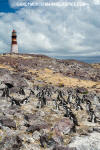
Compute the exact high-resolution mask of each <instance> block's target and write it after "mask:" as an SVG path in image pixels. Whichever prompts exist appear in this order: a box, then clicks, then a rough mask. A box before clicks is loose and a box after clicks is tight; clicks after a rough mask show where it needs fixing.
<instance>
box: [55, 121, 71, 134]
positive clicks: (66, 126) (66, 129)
mask: <svg viewBox="0 0 100 150" xmlns="http://www.w3.org/2000/svg"><path fill="white" fill-rule="evenodd" d="M73 126H74V124H73V122H72V121H71V120H69V119H68V118H63V119H61V120H60V121H59V122H57V123H56V124H55V125H54V128H53V130H54V131H55V133H56V135H57V136H61V135H63V134H64V135H66V134H69V133H70V132H71V130H72V128H73Z"/></svg>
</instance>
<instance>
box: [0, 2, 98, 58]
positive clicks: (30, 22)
mask: <svg viewBox="0 0 100 150" xmlns="http://www.w3.org/2000/svg"><path fill="white" fill-rule="evenodd" d="M43 1H44V2H48V0H41V1H40V0H30V1H29V2H33V3H34V2H38V3H39V2H43ZM55 1H56V2H58V1H60V2H66V3H67V4H68V5H72V6H59V7H57V6H48V7H46V6H36V7H32V6H29V5H28V6H27V4H28V3H27V2H28V0H9V1H8V0H0V53H5V52H9V51H10V47H11V32H12V30H13V29H15V30H16V31H17V36H18V37H17V40H18V46H19V51H20V52H21V53H38V54H39V53H40V54H46V55H49V56H100V0H84V1H82V0H55ZM20 2H26V6H23V7H18V5H21V3H20ZM49 2H54V0H49ZM69 2H70V4H69ZM71 2H72V4H71ZM74 2H75V3H74ZM79 2H81V3H79ZM82 2H84V5H85V6H74V5H76V4H78V5H82ZM24 4H25V3H24Z"/></svg>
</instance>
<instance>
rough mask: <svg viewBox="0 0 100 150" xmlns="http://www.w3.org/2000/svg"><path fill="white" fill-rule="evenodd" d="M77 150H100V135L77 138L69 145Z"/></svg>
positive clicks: (93, 134) (94, 133)
mask: <svg viewBox="0 0 100 150" xmlns="http://www.w3.org/2000/svg"><path fill="white" fill-rule="evenodd" d="M68 146H69V147H70V148H72V147H75V148H76V149H77V150H100V133H98V132H93V133H91V134H90V135H89V136H76V137H74V138H73V139H72V142H71V143H70V144H69V145H68Z"/></svg>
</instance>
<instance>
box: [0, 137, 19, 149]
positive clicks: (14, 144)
mask: <svg viewBox="0 0 100 150" xmlns="http://www.w3.org/2000/svg"><path fill="white" fill-rule="evenodd" d="M21 147H22V140H21V139H20V137H19V136H10V137H5V138H4V139H3V141H2V142H0V150H20V148H21Z"/></svg>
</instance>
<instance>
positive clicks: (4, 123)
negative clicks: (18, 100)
mask: <svg viewBox="0 0 100 150" xmlns="http://www.w3.org/2000/svg"><path fill="white" fill-rule="evenodd" d="M0 123H1V124H2V126H6V127H9V128H14V129H16V123H15V122H14V120H12V119H10V118H6V117H0Z"/></svg>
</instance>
